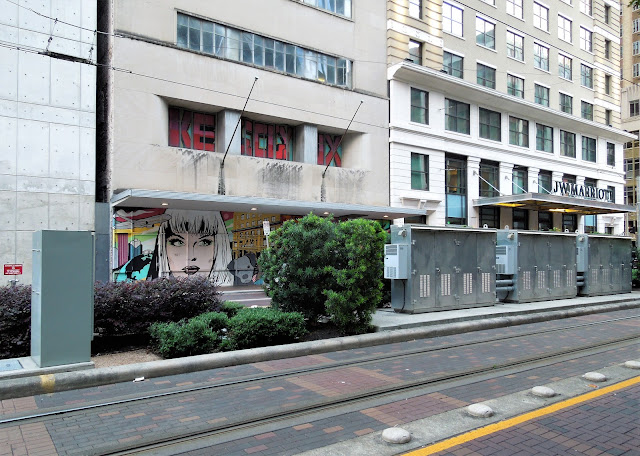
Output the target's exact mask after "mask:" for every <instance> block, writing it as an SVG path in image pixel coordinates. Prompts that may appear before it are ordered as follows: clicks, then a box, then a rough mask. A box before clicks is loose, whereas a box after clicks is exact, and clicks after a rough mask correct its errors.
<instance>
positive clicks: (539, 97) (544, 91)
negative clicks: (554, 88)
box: [534, 84, 549, 106]
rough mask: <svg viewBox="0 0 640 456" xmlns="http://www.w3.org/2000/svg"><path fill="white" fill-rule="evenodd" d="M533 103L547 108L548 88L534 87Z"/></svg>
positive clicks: (538, 85) (536, 85)
mask: <svg viewBox="0 0 640 456" xmlns="http://www.w3.org/2000/svg"><path fill="white" fill-rule="evenodd" d="M534 101H535V102H536V103H537V104H539V105H542V106H549V87H545V86H541V85H540V84H535V85H534Z"/></svg>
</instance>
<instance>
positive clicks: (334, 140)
mask: <svg viewBox="0 0 640 456" xmlns="http://www.w3.org/2000/svg"><path fill="white" fill-rule="evenodd" d="M340 138H341V136H340V135H330V134H328V133H318V165H324V166H327V165H330V166H337V167H341V166H342V145H341V144H340Z"/></svg>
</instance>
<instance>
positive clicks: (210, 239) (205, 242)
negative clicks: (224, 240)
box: [196, 237, 213, 247]
mask: <svg viewBox="0 0 640 456" xmlns="http://www.w3.org/2000/svg"><path fill="white" fill-rule="evenodd" d="M210 245H213V237H206V238H202V239H200V240H199V241H198V243H197V244H196V246H198V247H209V246H210Z"/></svg>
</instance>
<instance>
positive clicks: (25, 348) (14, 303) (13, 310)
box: [0, 285, 31, 359]
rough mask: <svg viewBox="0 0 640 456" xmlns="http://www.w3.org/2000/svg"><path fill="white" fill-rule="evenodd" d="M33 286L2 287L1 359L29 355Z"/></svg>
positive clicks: (0, 293)
mask: <svg viewBox="0 0 640 456" xmlns="http://www.w3.org/2000/svg"><path fill="white" fill-rule="evenodd" d="M30 346H31V286H30V285H16V286H15V287H12V286H9V285H7V286H3V287H0V359H7V358H18V357H21V356H29V354H30V352H31V350H30Z"/></svg>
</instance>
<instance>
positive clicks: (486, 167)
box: [478, 160, 500, 198]
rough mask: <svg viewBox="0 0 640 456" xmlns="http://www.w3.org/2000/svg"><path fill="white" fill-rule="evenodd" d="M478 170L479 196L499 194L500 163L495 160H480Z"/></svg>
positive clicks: (485, 196) (486, 196) (487, 196)
mask: <svg viewBox="0 0 640 456" xmlns="http://www.w3.org/2000/svg"><path fill="white" fill-rule="evenodd" d="M479 172H480V177H479V178H478V182H479V186H480V197H484V198H491V197H494V196H500V192H499V191H498V189H499V188H500V179H499V178H500V165H499V164H498V163H496V162H492V161H488V160H481V161H480V170H479Z"/></svg>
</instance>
